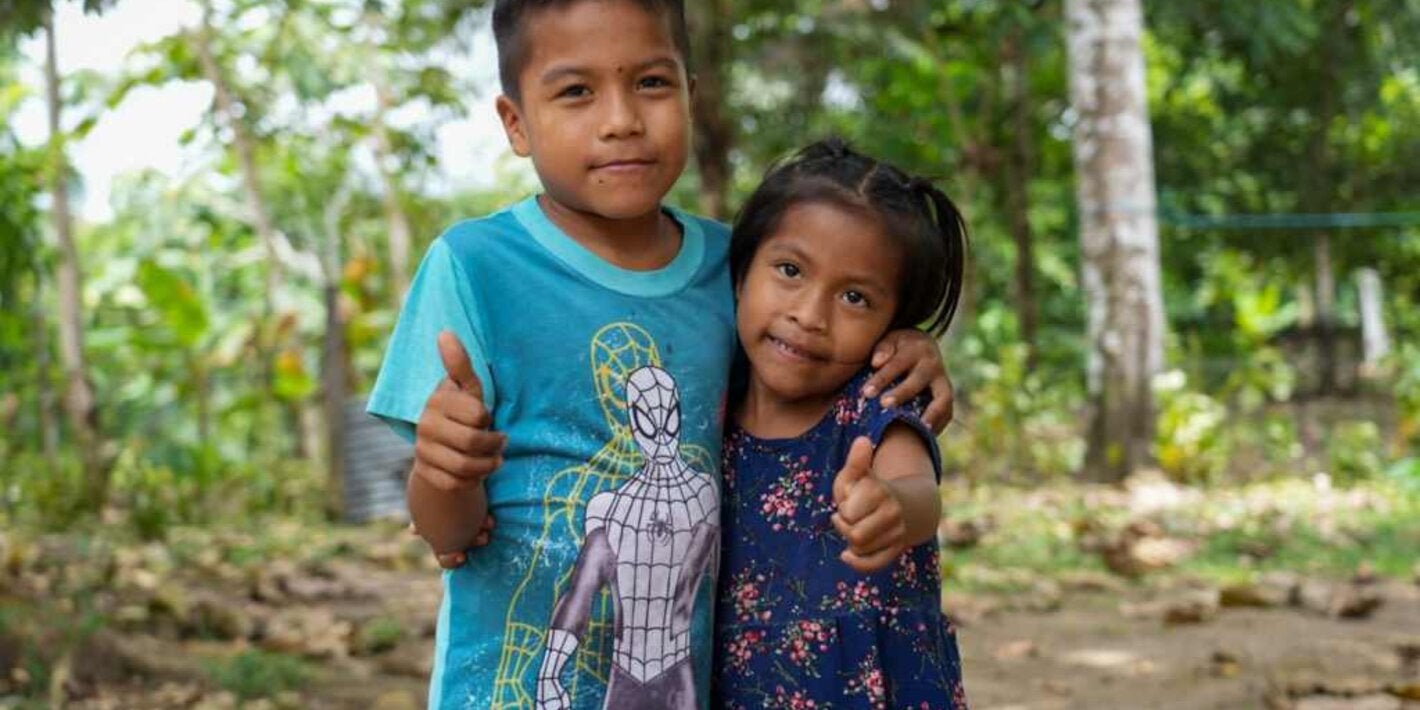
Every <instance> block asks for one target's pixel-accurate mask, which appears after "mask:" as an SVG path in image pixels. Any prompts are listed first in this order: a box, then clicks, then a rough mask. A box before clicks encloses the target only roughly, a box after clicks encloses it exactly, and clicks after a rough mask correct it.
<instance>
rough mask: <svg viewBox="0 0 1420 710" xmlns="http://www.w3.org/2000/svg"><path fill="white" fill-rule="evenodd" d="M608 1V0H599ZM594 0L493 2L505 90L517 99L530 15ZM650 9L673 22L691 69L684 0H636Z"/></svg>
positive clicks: (674, 33) (679, 46)
mask: <svg viewBox="0 0 1420 710" xmlns="http://www.w3.org/2000/svg"><path fill="white" fill-rule="evenodd" d="M598 1H600V2H606V1H608V0H598ZM578 2H592V0H497V2H495V3H494V4H493V41H494V43H496V44H497V45H498V80H499V81H500V82H501V83H502V85H503V93H504V94H507V95H508V97H509V98H511V99H513V100H514V101H518V100H520V99H521V98H522V95H521V92H520V91H519V90H518V76H519V75H520V74H522V72H523V67H524V66H525V65H526V64H527V61H528V42H527V37H525V36H524V30H525V29H526V27H527V24H528V18H530V17H532V16H533V15H534V14H536V13H539V12H545V11H547V10H555V9H558V8H563V7H567V6H568V5H572V4H573V3H578ZM635 2H636V3H637V4H638V5H640V6H641V7H642V8H644V9H645V10H646V11H647V12H652V13H655V14H657V15H659V16H661V17H664V18H665V19H667V20H669V21H670V29H671V39H672V41H674V42H675V47H676V50H678V51H679V52H680V57H681V62H682V63H683V64H685V70H686V72H687V73H688V72H689V71H690V31H689V30H688V29H686V26H685V0H635Z"/></svg>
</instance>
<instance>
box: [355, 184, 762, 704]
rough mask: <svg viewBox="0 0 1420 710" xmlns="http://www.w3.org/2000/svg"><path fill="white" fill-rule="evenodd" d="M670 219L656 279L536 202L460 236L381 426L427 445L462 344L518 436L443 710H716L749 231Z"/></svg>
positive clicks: (461, 616)
mask: <svg viewBox="0 0 1420 710" xmlns="http://www.w3.org/2000/svg"><path fill="white" fill-rule="evenodd" d="M668 213H669V214H670V215H671V216H672V217H673V218H674V219H675V220H676V221H677V222H678V223H679V224H680V226H681V229H682V234H683V238H682V240H681V248H680V252H679V254H678V255H677V256H676V257H675V259H674V260H673V261H672V262H671V263H670V264H668V265H666V266H665V267H664V268H661V269H658V270H654V271H630V270H626V269H622V268H619V267H617V266H615V265H613V264H611V263H609V262H607V261H605V260H603V259H601V258H599V257H598V256H596V255H595V254H593V253H592V252H590V251H589V250H587V249H586V248H584V247H583V246H581V245H580V244H578V243H577V242H576V241H574V240H573V239H571V238H570V237H569V236H567V235H566V234H565V233H564V232H562V230H560V229H559V228H558V227H557V226H556V225H554V224H553V223H552V222H551V221H549V220H548V218H547V216H546V215H545V214H544V213H543V211H542V209H541V208H540V207H539V205H538V202H537V200H536V199H535V198H530V199H528V200H525V201H523V202H521V203H518V204H517V205H514V206H512V207H511V208H509V209H506V210H504V211H501V212H498V213H496V214H493V215H491V216H488V217H486V218H483V219H477V220H470V221H466V222H461V223H459V224H457V225H455V226H454V227H452V228H451V229H449V231H448V232H446V233H445V234H443V235H442V236H441V237H440V238H439V239H438V240H436V241H435V242H434V243H433V245H432V246H431V247H430V249H429V251H428V253H427V254H426V256H425V258H424V261H423V263H422V264H421V265H420V267H419V273H418V274H417V276H416V277H415V279H414V282H413V284H412V286H411V288H410V291H409V295H408V297H407V300H406V302H405V305H404V308H403V311H402V312H401V314H400V318H399V323H398V325H397V326H396V327H395V332H394V336H393V338H392V339H391V341H390V344H389V347H388V350H387V351H386V355H385V361H384V364H383V366H382V367H381V369H380V374H379V378H378V380H377V381H376V383H375V388H374V391H373V393H372V395H371V398H370V404H369V411H370V412H371V413H373V414H376V415H378V416H380V417H382V418H384V419H385V420H387V421H389V422H390V423H391V424H392V425H393V426H394V427H395V428H396V429H398V430H400V431H401V432H402V433H403V434H404V435H405V436H406V437H411V436H412V433H413V424H414V422H417V421H418V419H419V415H420V412H421V411H422V410H423V408H424V404H425V402H426V401H427V400H428V398H429V395H430V394H431V393H432V392H433V390H434V388H435V387H436V386H437V385H438V383H439V381H440V380H442V379H443V377H444V375H445V373H444V369H443V365H442V362H441V360H440V358H439V354H438V347H437V337H438V334H439V332H440V331H442V330H452V331H453V332H454V333H456V334H457V335H458V336H459V338H460V340H462V341H463V343H464V346H465V348H467V349H468V351H469V354H470V355H471V356H472V359H473V362H474V371H475V373H476V374H477V375H478V376H479V378H480V379H481V380H482V382H483V391H484V398H485V400H486V403H487V404H488V406H489V408H490V410H491V411H492V412H493V421H494V427H495V428H496V429H498V430H500V431H503V432H505V433H507V435H508V448H507V451H506V453H505V460H504V461H505V462H504V464H503V466H502V468H500V469H499V470H498V471H497V472H496V473H494V474H493V475H492V476H491V477H489V478H488V480H487V492H488V499H489V504H490V509H491V510H492V512H493V514H494V515H495V516H496V517H497V519H498V529H497V532H496V533H495V534H494V535H493V540H492V542H491V543H490V544H489V545H488V546H487V547H485V548H482V549H479V550H477V551H475V552H474V553H473V554H471V555H470V560H469V562H468V564H466V565H464V566H463V567H461V568H459V569H457V570H452V571H449V572H446V573H445V575H444V583H445V594H444V601H443V605H442V607H441V609H440V611H439V623H438V633H437V643H436V658H435V660H434V675H433V677H432V679H431V684H430V695H429V706H430V707H431V708H445V707H449V708H528V707H540V706H543V705H544V703H546V704H548V705H549V706H556V705H555V703H556V702H557V701H561V702H565V703H567V704H568V706H569V707H572V708H587V709H591V708H603V707H633V706H644V707H697V706H698V707H706V706H707V705H708V700H709V685H708V683H709V674H710V660H711V659H710V653H711V633H712V624H711V613H712V607H713V593H714V589H715V579H714V577H715V567H716V564H717V558H718V538H719V500H720V496H719V490H720V489H719V450H720V436H721V425H722V422H723V417H724V400H725V388H726V380H727V378H728V371H729V363H730V356H731V354H732V352H733V348H734V338H735V330H734V305H733V294H732V289H731V286H730V278H729V270H728V268H727V263H726V258H727V254H728V245H729V236H728V232H727V230H726V228H725V227H724V226H723V225H721V224H718V223H715V222H711V221H708V220H704V219H700V218H697V217H693V216H691V215H687V214H684V213H682V212H679V211H676V210H668Z"/></svg>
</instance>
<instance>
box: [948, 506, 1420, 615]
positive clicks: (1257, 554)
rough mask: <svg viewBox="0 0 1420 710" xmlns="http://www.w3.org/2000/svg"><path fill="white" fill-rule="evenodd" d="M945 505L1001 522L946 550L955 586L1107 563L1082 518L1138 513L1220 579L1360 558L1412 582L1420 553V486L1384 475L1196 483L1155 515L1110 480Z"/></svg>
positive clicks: (1340, 567) (1196, 571)
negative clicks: (1194, 545) (1186, 546)
mask: <svg viewBox="0 0 1420 710" xmlns="http://www.w3.org/2000/svg"><path fill="white" fill-rule="evenodd" d="M944 508H945V510H946V511H947V514H948V515H950V516H954V517H956V518H958V519H974V520H980V519H982V518H983V517H987V516H989V517H990V518H991V519H993V520H994V527H993V529H992V530H991V531H990V532H988V533H987V534H986V535H985V536H984V537H983V538H982V540H981V541H980V543H979V544H978V545H976V546H975V547H973V548H970V549H968V550H947V551H946V552H944V554H943V576H944V578H945V580H946V584H947V586H948V588H950V589H954V590H960V591H968V592H972V591H984V592H1013V591H1019V590H1021V589H1026V588H1029V587H1030V586H1031V585H1033V584H1034V583H1035V582H1036V580H1039V579H1041V578H1042V577H1044V578H1058V577H1060V576H1062V575H1065V574H1070V573H1079V572H1081V571H1086V572H1103V571H1106V568H1105V566H1104V564H1103V561H1102V559H1101V558H1100V556H1099V555H1097V554H1094V553H1090V552H1086V551H1084V550H1082V549H1081V546H1080V539H1079V537H1080V536H1079V535H1078V534H1077V532H1076V531H1077V530H1078V529H1079V528H1080V527H1082V525H1083V524H1084V521H1088V524H1089V525H1093V526H1096V527H1098V528H1103V529H1105V530H1115V529H1118V528H1119V527H1120V526H1122V525H1123V524H1124V523H1125V522H1126V521H1128V520H1131V519H1136V518H1141V517H1142V518H1147V519H1150V520H1153V521H1155V522H1157V523H1159V524H1160V526H1162V527H1163V528H1164V530H1165V531H1167V533H1168V534H1169V535H1170V536H1173V537H1179V538H1183V539H1191V540H1196V541H1198V543H1199V547H1198V550H1197V551H1196V552H1195V553H1194V554H1193V555H1191V556H1190V557H1188V558H1187V559H1185V560H1184V561H1183V562H1181V563H1180V564H1179V565H1178V566H1177V567H1176V568H1174V569H1173V570H1172V572H1173V573H1177V574H1185V575H1192V576H1195V577H1201V578H1203V579H1208V580H1212V581H1215V582H1219V583H1226V582H1232V581H1240V580H1245V579H1248V578H1251V577H1253V576H1255V575H1256V574H1258V573H1260V572H1266V571H1270V570H1285V571H1290V572H1296V573H1300V574H1304V575H1308V576H1316V577H1324V578H1346V577H1349V576H1351V575H1353V574H1354V573H1355V572H1356V570H1357V569H1358V567H1360V566H1361V565H1362V564H1363V563H1364V564H1367V565H1370V566H1371V567H1372V569H1374V570H1375V571H1376V572H1377V573H1378V574H1380V575H1383V576H1388V577H1393V578H1405V579H1408V578H1409V577H1410V576H1411V575H1412V574H1413V573H1414V565H1416V564H1417V562H1420V555H1417V553H1416V550H1420V491H1417V490H1416V489H1415V488H1413V487H1408V486H1401V485H1397V484H1396V483H1395V482H1393V481H1388V480H1385V479H1377V480H1371V481H1364V482H1358V483H1355V484H1352V485H1350V486H1347V487H1345V488H1333V487H1331V486H1329V485H1325V484H1324V482H1323V483H1322V484H1320V485H1319V484H1318V483H1316V482H1312V481H1304V480H1298V479H1284V480H1276V481H1270V482H1261V483H1254V484H1249V485H1245V486H1228V487H1215V488H1210V489H1187V490H1186V492H1185V494H1184V495H1183V496H1181V498H1180V500H1179V502H1178V503H1177V504H1176V505H1173V506H1170V507H1167V508H1164V509H1161V510H1154V511H1152V512H1143V511H1141V510H1140V509H1138V508H1136V507H1134V506H1133V504H1132V503H1131V501H1130V498H1129V496H1128V494H1126V493H1123V492H1121V491H1116V490H1113V489H1105V488H1088V487H1079V486H1069V485H1054V486H1047V487H1036V488H1031V489H1023V488H985V487H978V488H976V489H974V490H971V491H965V490H962V489H952V490H948V491H946V495H945V498H944ZM1161 576H1167V575H1161Z"/></svg>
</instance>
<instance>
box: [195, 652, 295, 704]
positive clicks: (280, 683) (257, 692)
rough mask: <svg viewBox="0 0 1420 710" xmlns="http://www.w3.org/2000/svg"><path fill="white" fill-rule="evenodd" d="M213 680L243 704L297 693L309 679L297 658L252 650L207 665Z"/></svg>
mask: <svg viewBox="0 0 1420 710" xmlns="http://www.w3.org/2000/svg"><path fill="white" fill-rule="evenodd" d="M207 671H208V673H209V674H210V675H211V676H212V680H213V681H215V682H216V683H217V685H219V686H221V687H222V688H224V689H226V690H228V691H231V692H232V693H233V694H235V695H236V696H237V697H238V698H240V699H242V700H252V699H255V698H267V697H271V696H273V695H276V694H278V693H281V692H282V691H287V690H295V689H297V688H300V687H301V684H302V683H304V682H305V681H306V679H307V678H308V677H310V674H311V670H310V666H309V664H307V663H306V662H305V661H302V660H301V659H299V658H296V657H294V656H288V655H286V654H282V653H272V652H269V651H262V650H258V649H252V650H248V651H242V652H241V653H238V654H237V655H235V656H233V657H231V658H230V659H227V660H224V661H212V662H209V663H208V664H207Z"/></svg>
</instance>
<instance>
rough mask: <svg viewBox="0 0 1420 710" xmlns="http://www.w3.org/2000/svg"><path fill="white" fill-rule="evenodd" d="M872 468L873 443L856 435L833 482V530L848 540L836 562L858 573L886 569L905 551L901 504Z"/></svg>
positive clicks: (889, 486)
mask: <svg viewBox="0 0 1420 710" xmlns="http://www.w3.org/2000/svg"><path fill="white" fill-rule="evenodd" d="M872 467H873V444H872V442H871V441H869V440H868V439H867V437H862V436H860V437H858V438H857V439H855V440H854V441H853V448H851V449H849V451H848V460H847V461H846V462H844V464H843V469H842V470H840V471H839V472H838V475H837V476H836V477H834V479H833V502H834V503H835V504H836V505H837V507H838V512H836V513H834V514H833V517H832V520H833V527H834V528H837V530H838V534H840V535H842V536H843V538H844V539H845V540H847V541H848V549H846V550H844V551H843V554H841V555H839V559H841V560H843V562H844V564H847V565H848V566H849V567H852V568H853V569H855V570H857V571H859V572H862V573H868V572H876V571H878V570H880V569H883V568H884V567H887V566H888V565H890V564H892V563H893V561H894V560H896V559H897V558H898V556H899V555H901V554H902V553H903V551H904V550H906V549H907V525H906V522H905V521H904V516H903V506H902V502H901V501H900V500H898V497H897V492H896V491H895V490H893V488H892V486H891V485H890V484H888V483H887V482H885V481H883V480H881V479H879V478H877V477H876V476H874V475H873V471H872Z"/></svg>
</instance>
